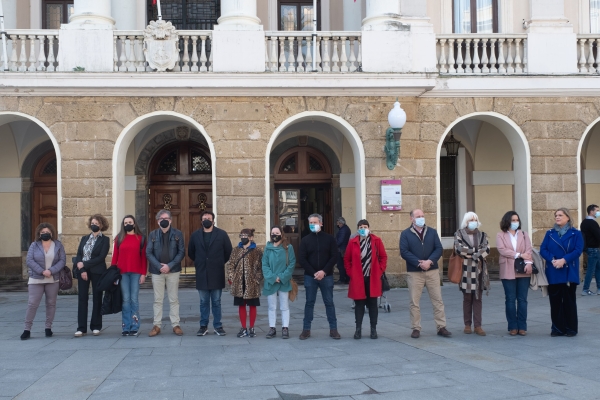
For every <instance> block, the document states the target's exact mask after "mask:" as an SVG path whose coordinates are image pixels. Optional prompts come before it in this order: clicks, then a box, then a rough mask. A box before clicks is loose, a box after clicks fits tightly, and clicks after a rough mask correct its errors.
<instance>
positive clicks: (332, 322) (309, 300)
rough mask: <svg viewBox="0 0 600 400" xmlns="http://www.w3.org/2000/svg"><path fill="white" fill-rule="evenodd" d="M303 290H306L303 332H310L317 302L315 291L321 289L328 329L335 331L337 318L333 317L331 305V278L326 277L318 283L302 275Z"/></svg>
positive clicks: (333, 311) (333, 307)
mask: <svg viewBox="0 0 600 400" xmlns="http://www.w3.org/2000/svg"><path fill="white" fill-rule="evenodd" d="M304 289H305V290H306V304H305V305H304V328H303V329H304V330H310V325H311V323H312V320H313V314H314V311H315V301H316V300H317V289H321V296H323V303H325V312H326V313H327V321H328V322H329V329H337V318H336V317H335V306H334V305H333V276H331V275H330V276H326V277H324V278H323V279H321V280H320V281H318V280H316V279H315V278H313V277H312V276H309V275H304Z"/></svg>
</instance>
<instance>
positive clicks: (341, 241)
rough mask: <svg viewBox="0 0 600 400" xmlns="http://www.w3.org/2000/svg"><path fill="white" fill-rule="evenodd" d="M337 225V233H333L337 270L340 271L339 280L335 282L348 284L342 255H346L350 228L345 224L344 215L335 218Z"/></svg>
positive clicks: (348, 279)
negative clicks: (336, 251)
mask: <svg viewBox="0 0 600 400" xmlns="http://www.w3.org/2000/svg"><path fill="white" fill-rule="evenodd" d="M337 226H338V228H340V229H339V230H338V233H337V235H335V241H336V243H337V247H338V252H339V254H338V261H337V267H338V271H340V280H339V281H337V282H336V283H345V284H348V282H350V278H349V277H348V274H346V268H344V256H345V255H346V247H348V241H349V240H350V233H351V232H350V228H348V225H346V220H345V219H344V217H339V218H338V220H337Z"/></svg>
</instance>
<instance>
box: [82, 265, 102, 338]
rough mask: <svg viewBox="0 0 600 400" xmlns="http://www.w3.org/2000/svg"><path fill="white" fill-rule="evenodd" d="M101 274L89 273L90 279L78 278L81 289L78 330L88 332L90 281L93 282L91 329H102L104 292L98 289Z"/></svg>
mask: <svg viewBox="0 0 600 400" xmlns="http://www.w3.org/2000/svg"><path fill="white" fill-rule="evenodd" d="M101 276H102V275H100V274H90V273H88V280H87V281H84V280H83V279H81V278H80V279H78V280H77V288H78V289H79V306H78V308H77V330H78V331H81V332H84V333H86V332H87V318H88V300H89V294H88V291H89V288H90V281H91V283H92V304H93V306H92V321H91V322H90V329H91V330H92V331H93V330H96V329H97V330H101V329H102V292H97V291H96V286H97V285H98V282H100V277H101Z"/></svg>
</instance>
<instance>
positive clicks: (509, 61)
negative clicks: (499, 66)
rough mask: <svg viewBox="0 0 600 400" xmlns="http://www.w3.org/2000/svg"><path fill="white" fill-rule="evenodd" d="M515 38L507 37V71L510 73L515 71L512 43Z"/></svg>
mask: <svg viewBox="0 0 600 400" xmlns="http://www.w3.org/2000/svg"><path fill="white" fill-rule="evenodd" d="M513 40H514V39H506V72H508V73H509V74H514V73H515V67H514V66H513V56H512V43H513Z"/></svg>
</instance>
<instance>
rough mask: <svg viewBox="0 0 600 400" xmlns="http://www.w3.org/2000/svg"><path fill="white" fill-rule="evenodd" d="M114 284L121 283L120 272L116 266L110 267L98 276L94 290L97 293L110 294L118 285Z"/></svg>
mask: <svg viewBox="0 0 600 400" xmlns="http://www.w3.org/2000/svg"><path fill="white" fill-rule="evenodd" d="M115 282H118V283H119V284H120V283H121V270H120V269H119V267H117V266H116V265H111V266H110V267H109V268H108V269H106V270H105V271H104V272H103V273H102V275H101V276H100V280H99V281H98V285H97V286H96V290H97V291H98V292H112V291H114V290H115V289H116V288H118V287H119V286H118V285H115Z"/></svg>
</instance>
